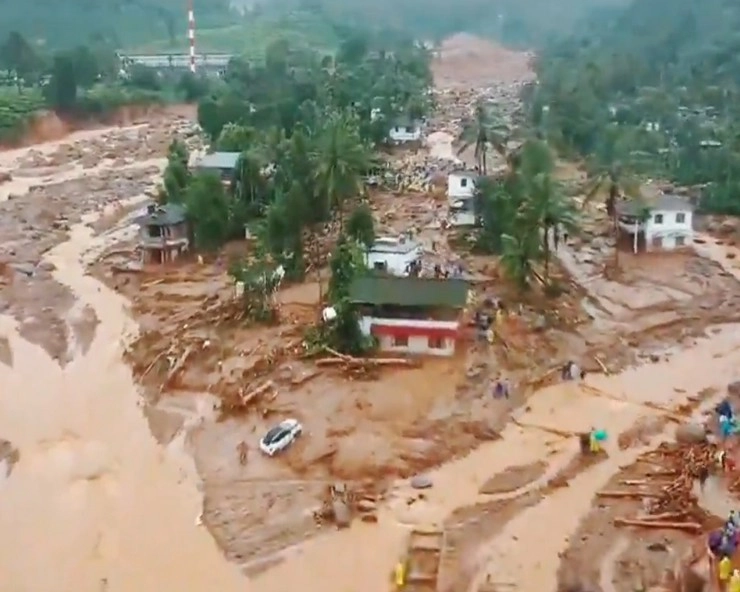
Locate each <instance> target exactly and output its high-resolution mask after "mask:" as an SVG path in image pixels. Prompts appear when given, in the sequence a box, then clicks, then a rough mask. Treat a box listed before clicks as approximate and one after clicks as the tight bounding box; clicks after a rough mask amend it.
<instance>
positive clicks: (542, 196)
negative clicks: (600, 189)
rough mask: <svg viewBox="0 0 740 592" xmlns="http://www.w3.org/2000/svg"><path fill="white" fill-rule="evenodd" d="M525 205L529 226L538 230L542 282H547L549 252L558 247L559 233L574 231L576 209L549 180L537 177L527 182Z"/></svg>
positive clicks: (546, 175)
mask: <svg viewBox="0 0 740 592" xmlns="http://www.w3.org/2000/svg"><path fill="white" fill-rule="evenodd" d="M529 205H530V207H531V210H532V216H533V219H532V223H533V224H534V225H535V226H536V227H537V228H539V229H541V240H542V252H543V257H544V262H545V280H546V281H549V279H550V250H551V246H553V247H554V248H555V249H557V248H558V245H559V244H560V233H561V232H562V231H566V232H568V233H573V232H575V231H577V230H578V220H577V213H576V208H575V206H574V205H573V202H572V201H571V200H569V199H568V198H567V197H566V196H565V195H564V194H563V193H562V191H561V187H560V185H559V184H558V183H557V182H556V181H555V180H554V179H553V178H552V176H550V175H548V174H545V173H539V174H538V175H536V176H535V177H534V178H533V179H531V180H530V181H529Z"/></svg>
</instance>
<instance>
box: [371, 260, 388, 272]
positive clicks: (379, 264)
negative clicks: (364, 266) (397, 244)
mask: <svg viewBox="0 0 740 592" xmlns="http://www.w3.org/2000/svg"><path fill="white" fill-rule="evenodd" d="M387 268H388V262H387V261H376V262H375V263H373V269H374V270H375V271H385V270H386V269H387Z"/></svg>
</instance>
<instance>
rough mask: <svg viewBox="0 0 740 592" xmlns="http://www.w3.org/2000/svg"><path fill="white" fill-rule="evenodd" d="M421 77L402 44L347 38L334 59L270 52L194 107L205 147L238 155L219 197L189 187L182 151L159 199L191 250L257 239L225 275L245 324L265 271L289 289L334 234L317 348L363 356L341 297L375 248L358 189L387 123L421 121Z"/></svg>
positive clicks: (410, 50)
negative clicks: (179, 220)
mask: <svg viewBox="0 0 740 592" xmlns="http://www.w3.org/2000/svg"><path fill="white" fill-rule="evenodd" d="M429 65H430V56H429V54H428V53H427V51H426V50H424V49H423V48H421V47H419V46H417V45H415V44H414V43H412V42H411V41H404V42H399V43H396V44H394V45H393V46H384V47H379V46H377V45H376V44H375V42H374V40H373V38H372V37H370V36H366V35H362V34H358V33H349V34H347V35H346V36H345V37H344V38H343V39H342V40H341V43H340V45H339V47H338V49H337V50H336V52H335V53H334V54H333V55H328V54H322V53H320V52H317V51H314V50H309V49H306V48H300V49H298V48H292V47H291V46H290V44H288V43H287V42H285V41H278V42H275V43H274V44H273V45H272V46H271V47H270V48H268V51H267V52H266V56H265V59H264V62H262V63H257V64H255V63H250V62H248V61H244V60H233V61H232V63H230V64H229V67H228V70H227V72H226V76H225V80H224V83H223V85H221V86H219V87H218V88H216V89H214V91H213V92H212V94H210V95H209V96H208V97H206V98H204V99H203V100H202V101H201V102H200V105H199V122H200V124H201V126H202V127H203V129H204V130H205V131H206V132H207V133H208V134H209V135H210V137H211V140H212V143H213V145H214V147H215V148H217V149H221V150H227V151H235V152H240V153H241V156H240V159H239V162H238V165H237V168H236V171H235V174H234V178H233V180H232V182H231V183H230V184H229V187H228V189H225V188H224V186H223V185H222V183H221V181H220V180H219V179H218V178H216V177H214V176H209V175H193V176H191V174H190V173H189V172H188V170H187V165H186V163H187V154H186V153H185V151H184V148H183V147H182V146H181V145H178V144H174V145H173V146H172V148H171V151H170V162H169V165H168V167H167V170H166V171H165V177H164V186H163V190H162V192H161V199H162V201H166V202H175V203H182V204H184V205H185V206H186V209H187V211H188V214H189V217H190V219H191V221H192V224H193V229H194V238H195V243H196V246H197V247H199V248H201V249H206V250H208V249H215V248H218V247H219V246H221V245H222V244H223V243H224V242H225V241H227V240H229V239H231V238H237V237H243V236H244V231H245V227H246V228H249V229H250V230H251V232H252V233H253V234H255V235H256V236H257V237H258V245H259V246H258V254H259V257H258V258H257V260H256V261H255V260H251V261H248V262H239V263H237V264H236V265H234V266H232V273H233V275H234V276H235V277H236V278H237V279H238V280H239V281H241V282H242V283H243V285H244V286H245V293H248V294H249V295H250V298H249V299H248V300H247V301H246V302H247V303H248V305H249V307H250V314H251V315H252V316H256V317H258V318H264V317H265V311H266V308H269V307H265V306H263V305H259V306H256V305H255V302H263V301H264V298H267V297H268V296H269V294H270V292H271V290H270V289H268V286H269V285H271V282H272V280H271V279H270V278H273V277H274V276H273V275H272V274H273V273H274V271H273V270H275V269H277V268H278V266H282V269H283V270H284V271H285V275H286V277H287V278H288V279H292V278H301V277H303V275H304V274H305V273H306V270H307V268H308V267H309V266H310V267H312V268H314V269H320V268H321V267H323V265H324V263H325V259H324V256H323V253H324V245H325V243H326V240H325V239H326V236H327V232H328V233H329V234H332V235H333V234H335V233H338V234H339V237H340V239H339V243H338V245H337V247H336V249H335V250H334V254H333V255H332V257H331V268H332V270H333V274H332V280H333V282H332V283H331V284H330V290H329V298H330V302H331V304H332V305H333V306H334V307H335V309H336V310H337V311H338V312H339V315H338V322H337V323H334V324H333V325H332V327H333V329H332V331H336V332H337V333H336V334H332V335H329V336H323V338H324V339H323V340H324V341H326V340H328V341H329V342H331V343H333V344H334V345H335V346H336V347H337V348H339V349H341V350H342V351H358V350H359V349H361V348H362V343H363V340H362V339H361V336H360V335H359V334H358V332H357V324H356V323H355V322H354V321H353V320H352V319H351V318H350V316H351V314H352V313H351V310H350V309H349V307H348V306H347V305H346V297H347V293H346V286H347V283H348V282H349V281H350V280H351V275H352V273H354V270H356V269H357V266H356V265H354V264H353V261H356V259H357V257H356V254H357V247H358V245H359V244H360V243H361V242H369V241H372V237H373V218H372V213H371V211H370V209H369V208H368V207H367V205H365V204H364V196H366V190H365V184H364V178H365V176H366V175H367V174H368V173H369V172H370V171H371V170H373V168H374V167H375V166H376V161H377V153H376V150H377V148H378V147H380V146H381V145H382V144H383V143H384V142H385V139H386V137H387V132H388V130H389V129H390V127H391V126H392V124H393V122H394V120H395V118H397V117H409V116H412V117H417V116H422V115H424V114H425V113H426V112H427V111H428V109H429V101H428V99H427V97H428V92H427V88H428V86H429V84H430V82H431V74H430V70H429ZM338 278H343V279H342V280H341V281H338ZM337 282H338V283H337ZM258 294H262V295H263V298H262V299H260V298H257V299H255V295H258Z"/></svg>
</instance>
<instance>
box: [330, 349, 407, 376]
mask: <svg viewBox="0 0 740 592" xmlns="http://www.w3.org/2000/svg"><path fill="white" fill-rule="evenodd" d="M326 351H327V352H329V353H330V354H331V357H328V358H322V359H320V360H316V365H317V366H319V367H336V368H340V369H341V370H342V371H343V372H344V373H345V374H346V375H347V376H348V377H349V378H352V379H359V380H372V379H376V378H378V377H379V376H380V369H381V368H382V367H383V366H394V367H399V366H405V367H407V368H417V367H418V366H419V362H418V361H417V360H411V359H407V358H356V357H354V356H348V355H345V354H340V353H339V352H338V351H335V350H333V349H331V348H326Z"/></svg>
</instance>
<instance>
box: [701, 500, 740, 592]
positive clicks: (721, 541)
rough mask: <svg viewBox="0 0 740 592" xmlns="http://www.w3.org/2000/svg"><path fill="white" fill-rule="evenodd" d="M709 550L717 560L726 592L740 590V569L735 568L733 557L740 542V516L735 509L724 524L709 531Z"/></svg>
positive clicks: (720, 577) (719, 573) (720, 579)
mask: <svg viewBox="0 0 740 592" xmlns="http://www.w3.org/2000/svg"><path fill="white" fill-rule="evenodd" d="M707 542H708V546H709V551H710V552H711V553H712V556H713V557H714V558H715V560H718V562H717V577H718V579H719V583H720V585H721V586H722V587H723V588H724V589H725V590H726V592H740V570H738V569H735V568H734V565H733V561H732V558H733V556H734V555H735V551H736V550H737V546H738V542H740V518H738V515H737V513H736V512H735V511H734V510H733V511H732V512H730V515H729V516H728V517H727V521H726V522H725V524H724V526H723V527H722V528H721V529H719V530H715V531H712V532H711V533H709V538H708V541H707Z"/></svg>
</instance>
